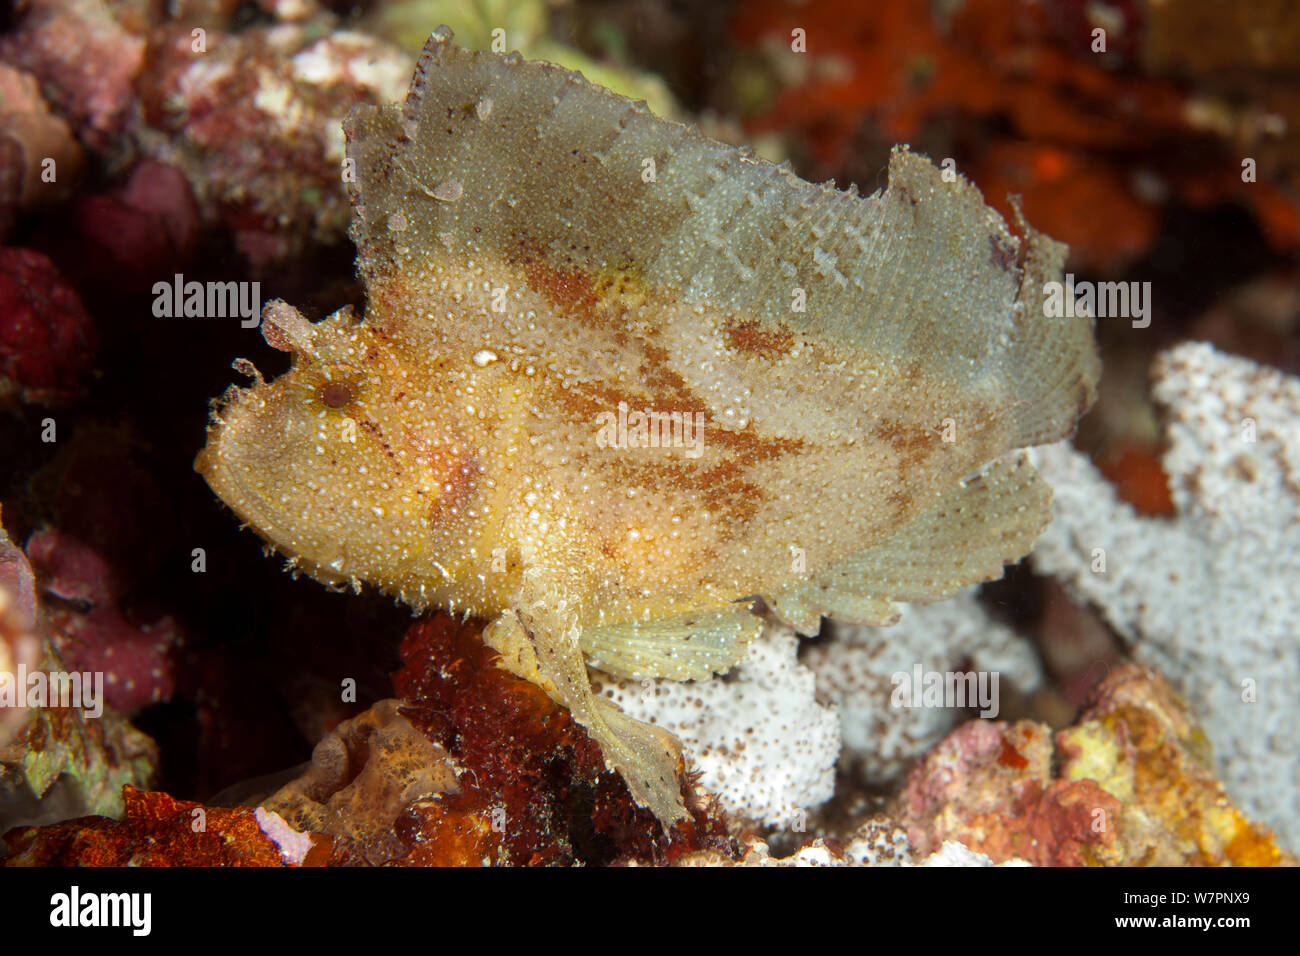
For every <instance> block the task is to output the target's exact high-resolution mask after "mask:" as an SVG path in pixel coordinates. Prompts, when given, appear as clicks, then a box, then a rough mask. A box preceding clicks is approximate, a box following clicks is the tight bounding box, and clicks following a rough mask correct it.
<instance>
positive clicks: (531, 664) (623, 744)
mask: <svg viewBox="0 0 1300 956" xmlns="http://www.w3.org/2000/svg"><path fill="white" fill-rule="evenodd" d="M562 580H563V576H562V575H560V576H556V577H554V578H549V577H547V576H546V575H544V574H542V573H540V572H537V571H536V570H534V571H531V572H530V573H529V574H528V575H526V577H525V584H524V591H525V593H524V595H523V597H522V599H521V600H520V602H519V604H520V607H519V608H518V609H517V610H516V611H505V612H503V613H502V615H501V616H500V617H499V618H498V619H497V620H496V621H494V622H493V623H492V625H491V626H490V627H489V628H488V630H486V631H485V632H484V635H483V638H484V640H485V641H486V642H487V643H488V645H489V646H490V647H492V648H493V649H495V650H496V651H497V652H498V653H500V654H501V656H502V664H503V665H504V666H505V667H506V668H507V669H508V670H510V671H511V672H512V673H514V674H517V675H518V676H520V677H523V678H524V679H526V680H530V681H532V682H533V683H535V684H537V685H538V686H539V687H541V688H542V689H543V690H545V691H546V693H547V694H548V695H549V696H550V697H551V699H552V700H554V701H555V702H556V703H558V704H560V705H561V706H563V707H567V708H568V710H569V713H570V714H571V715H572V716H573V719H574V720H575V721H577V722H578V724H579V725H581V726H582V728H583V729H584V730H586V731H587V733H588V734H590V735H591V737H592V739H593V740H595V741H596V743H597V744H598V745H599V746H600V750H601V753H602V754H603V755H604V757H605V762H606V765H607V766H609V767H610V768H611V769H613V770H616V771H617V772H618V773H619V774H620V775H621V776H622V777H623V780H624V781H625V782H626V783H627V787H628V790H629V791H630V792H631V794H632V799H633V800H635V801H636V802H637V804H638V805H639V806H642V807H645V808H647V809H648V810H650V812H651V813H653V814H654V815H655V817H656V818H657V819H658V820H659V822H660V823H662V824H663V825H664V827H665V828H667V827H670V826H672V824H673V823H674V822H676V821H678V820H682V819H685V818H686V817H688V816H689V814H688V813H687V811H686V804H685V802H684V801H683V799H682V789H681V780H680V776H679V775H680V771H681V769H682V756H681V746H680V744H678V742H677V741H676V739H674V737H673V736H672V734H670V733H668V732H667V731H664V730H662V729H660V728H656V727H651V726H650V725H649V724H644V723H642V722H641V721H638V720H635V719H633V718H631V717H628V716H627V715H625V714H623V713H622V712H621V711H619V710H618V708H617V707H615V706H613V705H612V704H610V702H609V701H604V700H599V699H597V698H596V696H595V694H593V693H592V690H591V682H590V681H589V680H588V677H587V668H586V665H585V664H584V663H583V660H582V652H581V650H580V649H579V645H580V640H581V639H580V629H579V625H578V614H577V610H576V606H575V605H574V604H573V603H572V602H570V601H569V600H567V599H566V598H565V597H564V594H565V588H564V585H563V584H562V583H561V582H562ZM542 595H546V597H542Z"/></svg>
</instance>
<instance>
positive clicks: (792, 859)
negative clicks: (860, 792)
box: [681, 819, 1032, 867]
mask: <svg viewBox="0 0 1300 956" xmlns="http://www.w3.org/2000/svg"><path fill="white" fill-rule="evenodd" d="M681 865H686V866H762V867H772V866H779V867H812V866H834V867H846V866H895V867H897V866H927V867H928V866H1031V865H1032V864H1030V863H1028V862H1027V861H1025V860H1021V859H1014V860H1008V861H1006V862H1005V863H994V862H993V860H992V859H990V858H989V857H987V856H985V855H984V854H983V853H979V852H977V851H975V850H972V849H971V848H970V847H968V846H966V845H965V844H964V843H958V842H956V841H955V840H946V841H944V844H943V846H942V847H940V848H939V849H938V850H936V851H935V852H934V853H931V854H930V855H929V856H927V857H925V858H924V859H921V860H917V859H916V855H915V852H914V851H913V849H912V845H911V843H909V842H908V839H907V834H906V833H905V832H904V831H903V829H902V828H901V827H898V826H895V825H893V824H891V823H889V822H888V821H887V820H883V819H873V820H868V821H867V822H866V823H864V824H863V825H862V826H861V827H860V828H859V829H858V830H857V831H856V832H855V833H854V834H853V835H852V837H850V839H849V841H848V843H847V844H846V845H845V846H844V848H843V850H836V849H834V848H832V847H830V846H828V845H827V844H826V842H825V841H824V840H822V839H820V838H818V839H816V840H813V841H811V842H810V843H808V844H806V845H805V846H802V847H800V848H799V849H798V850H796V851H795V852H794V853H792V854H791V855H789V856H785V857H774V856H772V851H771V848H770V847H769V846H768V845H767V843H765V842H764V841H763V840H761V839H759V838H758V837H750V838H749V839H748V840H747V841H746V843H745V855H744V856H743V857H742V858H741V859H740V860H739V861H736V862H732V861H731V860H728V859H725V858H724V857H722V856H721V855H720V854H718V853H714V852H704V853H697V854H694V855H692V856H690V857H687V858H686V859H684V860H682V861H681Z"/></svg>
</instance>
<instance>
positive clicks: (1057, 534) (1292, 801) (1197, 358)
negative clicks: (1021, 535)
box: [1033, 343, 1300, 847]
mask: <svg viewBox="0 0 1300 956" xmlns="http://www.w3.org/2000/svg"><path fill="white" fill-rule="evenodd" d="M1154 374H1155V378H1156V384H1155V388H1154V394H1155V398H1156V400H1157V401H1158V402H1160V403H1161V405H1163V406H1164V408H1165V410H1166V412H1167V416H1168V425H1167V435H1168V442H1169V450H1168V451H1167V453H1166V454H1165V456H1164V468H1165V470H1166V472H1167V473H1168V475H1169V484H1170V489H1171V492H1172V495H1173V500H1174V504H1175V506H1176V508H1177V516H1176V517H1175V518H1173V519H1171V520H1160V519H1153V518H1144V517H1140V516H1138V515H1137V514H1136V513H1135V512H1134V510H1133V508H1132V507H1130V506H1129V505H1127V504H1124V503H1121V502H1120V501H1118V500H1117V499H1116V497H1115V493H1114V491H1113V490H1112V489H1111V487H1110V486H1109V485H1108V484H1107V483H1106V481H1105V480H1104V479H1103V478H1101V476H1100V475H1099V474H1098V473H1097V472H1096V470H1095V469H1094V468H1093V467H1092V466H1091V465H1090V464H1089V463H1088V461H1087V459H1086V458H1084V457H1083V456H1082V455H1081V454H1080V453H1079V452H1077V451H1075V450H1073V449H1072V448H1070V447H1069V446H1066V445H1060V446H1052V447H1048V448H1043V449H1040V450H1038V451H1037V452H1036V456H1035V458H1036V461H1037V462H1038V464H1039V467H1040V468H1041V469H1042V470H1043V472H1044V474H1045V475H1047V476H1048V478H1049V480H1050V481H1051V483H1052V485H1053V487H1054V488H1055V489H1056V497H1055V501H1054V504H1053V512H1054V518H1053V521H1052V524H1051V526H1050V527H1049V528H1048V530H1047V532H1046V534H1045V535H1044V536H1043V538H1042V539H1041V540H1040V541H1039V542H1038V545H1037V547H1036V548H1035V550H1034V556H1033V562H1034V566H1035V567H1036V568H1037V569H1038V570H1039V571H1041V572H1043V573H1047V574H1054V575H1056V576H1058V577H1060V578H1061V580H1063V581H1064V582H1065V583H1066V584H1067V585H1068V586H1069V588H1070V589H1071V590H1072V591H1073V592H1074V593H1075V594H1077V595H1078V596H1079V597H1080V598H1081V599H1083V600H1086V601H1089V602H1092V603H1094V604H1096V605H1097V606H1098V607H1099V608H1100V609H1101V611H1102V613H1103V615H1104V616H1105V618H1106V620H1107V622H1108V623H1109V624H1110V625H1111V626H1112V627H1113V628H1114V629H1115V630H1116V631H1117V632H1118V633H1119V634H1120V635H1121V636H1122V637H1123V638H1124V639H1125V640H1126V641H1127V642H1128V644H1129V646H1130V648H1131V651H1132V654H1133V656H1134V657H1135V658H1136V659H1137V660H1138V661H1141V662H1144V663H1146V664H1148V665H1149V666H1154V667H1156V668H1158V669H1159V670H1160V672H1161V673H1163V674H1164V675H1165V676H1166V677H1168V679H1169V680H1170V681H1171V683H1172V684H1173V686H1174V687H1175V688H1176V689H1177V690H1178V691H1179V692H1180V693H1181V694H1182V695H1183V696H1184V697H1186V698H1187V699H1188V700H1189V701H1192V702H1193V705H1194V707H1195V708H1196V712H1197V714H1198V715H1199V717H1200V719H1201V722H1202V723H1203V724H1204V725H1205V727H1206V731H1207V733H1208V734H1209V736H1210V740H1211V741H1212V742H1213V744H1214V751H1215V759H1216V762H1217V764H1218V766H1219V767H1220V768H1221V772H1222V775H1223V781H1224V783H1225V785H1226V786H1227V789H1228V792H1229V793H1230V794H1231V795H1232V797H1233V798H1234V799H1235V800H1237V801H1239V802H1240V803H1241V804H1242V806H1243V807H1244V808H1245V809H1246V811H1247V812H1249V813H1250V814H1252V815H1254V816H1257V817H1258V818H1260V819H1262V820H1263V821H1265V822H1266V823H1268V824H1269V825H1270V826H1271V827H1273V828H1274V829H1276V830H1277V832H1278V834H1279V836H1280V837H1281V839H1282V842H1283V843H1284V845H1286V846H1288V847H1295V846H1297V845H1300V829H1298V827H1297V821H1300V760H1298V759H1297V757H1300V744H1298V743H1297V741H1300V708H1298V707H1297V705H1296V700H1295V695H1294V694H1293V693H1292V690H1293V688H1294V687H1296V686H1297V685H1298V684H1300V655H1297V654H1296V653H1295V650H1296V647H1297V645H1296V634H1297V629H1296V621H1297V620H1298V619H1300V606H1298V605H1297V591H1296V587H1295V582H1296V581H1297V580H1300V457H1298V456H1300V381H1297V380H1296V379H1295V378H1291V377H1287V376H1284V375H1282V374H1280V373H1278V372H1275V371H1272V370H1270V369H1267V368H1263V367H1261V366H1258V365H1256V364H1254V363H1253V362H1250V361H1248V360H1245V359H1239V358H1234V357H1232V356H1228V355H1224V354H1222V353H1219V352H1216V351H1215V350H1214V349H1213V348H1211V347H1210V346H1208V345H1204V344H1197V343H1189V344H1184V345H1180V346H1178V347H1177V348H1175V349H1173V350H1171V351H1169V352H1167V353H1165V354H1164V355H1163V356H1162V357H1161V358H1160V359H1159V360H1158V362H1157V365H1156V368H1155V372H1154Z"/></svg>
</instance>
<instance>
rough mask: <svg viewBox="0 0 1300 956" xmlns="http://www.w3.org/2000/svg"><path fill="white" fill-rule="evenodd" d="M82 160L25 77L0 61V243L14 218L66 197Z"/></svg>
mask: <svg viewBox="0 0 1300 956" xmlns="http://www.w3.org/2000/svg"><path fill="white" fill-rule="evenodd" d="M83 161H84V156H83V154H82V151H81V146H80V145H79V144H78V143H77V140H76V139H75V138H74V137H73V135H72V129H71V127H69V126H68V123H67V121H65V120H64V119H63V117H61V116H57V115H55V114H53V113H51V112H50V108H49V104H47V103H46V102H45V98H44V97H42V96H41V91H40V84H38V83H37V81H36V78H35V77H34V76H32V75H31V74H30V73H26V72H24V71H23V70H19V69H15V68H14V67H12V66H10V65H8V64H5V63H0V242H2V241H4V239H5V237H6V236H7V235H8V233H9V231H10V229H11V228H12V227H13V225H14V222H15V221H16V220H17V219H18V217H19V215H20V214H23V213H28V212H31V211H33V210H35V209H37V208H39V207H42V206H50V205H54V204H55V203H58V202H60V201H63V200H65V199H67V198H69V197H70V196H71V195H72V193H73V190H74V189H75V187H76V186H77V184H78V179H79V178H80V175H81V172H82V165H83Z"/></svg>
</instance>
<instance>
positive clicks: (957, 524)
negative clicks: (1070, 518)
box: [764, 452, 1052, 634]
mask: <svg viewBox="0 0 1300 956" xmlns="http://www.w3.org/2000/svg"><path fill="white" fill-rule="evenodd" d="M1051 501H1052V492H1051V489H1050V488H1049V487H1048V486H1047V485H1046V483H1044V482H1043V481H1042V480H1041V479H1040V478H1039V477H1038V473H1037V472H1036V471H1034V467H1033V466H1032V465H1031V464H1029V461H1028V459H1027V458H1026V457H1025V456H1024V454H1023V453H1022V452H1015V453H1012V454H1010V455H1004V456H1003V457H1002V458H999V459H997V460H996V461H994V462H992V463H990V464H989V465H987V466H985V467H984V468H983V469H982V470H981V471H979V472H978V473H976V474H974V475H972V476H970V477H969V478H966V479H965V480H963V481H961V482H959V483H958V484H957V485H955V486H954V487H953V488H951V489H949V490H948V491H946V492H944V494H942V495H940V496H939V498H938V500H937V501H935V503H934V504H933V505H931V506H930V507H929V508H928V509H927V510H925V511H923V512H922V513H921V514H919V515H917V516H916V517H915V518H913V519H912V520H911V521H909V522H907V524H905V525H903V526H902V527H901V528H899V529H898V531H896V532H895V533H894V534H893V535H892V536H890V537H889V538H888V539H887V540H885V541H882V542H881V543H880V544H877V545H875V546H874V547H870V548H867V549H865V550H863V551H859V552H858V553H857V554H854V555H851V556H849V557H848V558H845V559H844V560H842V561H839V562H837V563H836V564H833V565H831V566H830V567H829V568H827V569H826V570H824V571H822V572H821V573H820V574H817V575H815V576H814V577H812V578H811V579H810V580H808V581H801V582H799V583H797V584H794V585H790V586H787V587H785V588H782V589H780V590H778V591H776V592H774V593H772V594H771V595H770V596H765V598H764V599H765V600H766V601H767V603H768V605H769V606H770V607H771V608H772V610H773V611H774V612H775V613H776V614H777V615H778V616H779V617H781V618H782V619H783V620H785V621H786V622H787V623H789V624H790V625H791V626H792V627H794V628H795V629H796V630H798V631H799V632H800V633H805V634H811V633H816V631H817V630H818V627H819V621H818V618H819V617H820V616H822V615H824V616H826V617H830V618H834V619H835V620H838V621H847V622H850V623H855V624H872V625H881V624H892V623H893V622H894V620H896V619H897V617H898V612H897V609H896V608H895V607H894V602H895V601H904V602H909V603H920V604H924V603H928V602H930V601H937V600H939V599H941V598H945V597H948V596H949V595H951V594H954V593H956V592H957V591H958V590H960V589H961V588H964V587H967V586H969V585H971V584H978V583H979V582H981V581H992V580H996V579H997V578H999V577H1001V576H1002V568H1003V565H1005V564H1007V563H1009V562H1012V561H1016V560H1019V559H1020V558H1022V557H1024V556H1025V555H1026V554H1028V553H1029V550H1030V549H1031V548H1032V547H1033V545H1034V541H1035V540H1037V538H1038V536H1039V535H1040V534H1042V533H1043V529H1045V528H1046V527H1047V523H1048V521H1049V520H1050V519H1051Z"/></svg>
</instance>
